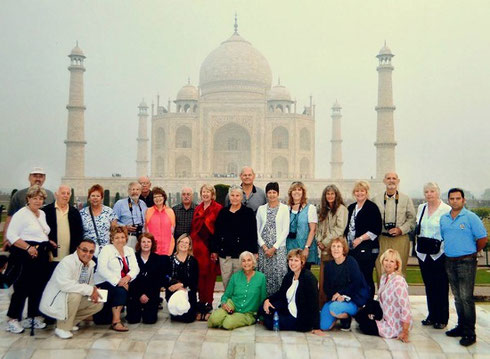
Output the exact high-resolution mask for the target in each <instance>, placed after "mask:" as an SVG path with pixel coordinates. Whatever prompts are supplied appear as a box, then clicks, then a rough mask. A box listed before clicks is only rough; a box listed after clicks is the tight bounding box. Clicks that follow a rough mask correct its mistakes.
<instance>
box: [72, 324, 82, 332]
mask: <svg viewBox="0 0 490 359" xmlns="http://www.w3.org/2000/svg"><path fill="white" fill-rule="evenodd" d="M79 330H80V327H79V326H78V325H74V326H73V328H71V331H72V332H78V331H79Z"/></svg>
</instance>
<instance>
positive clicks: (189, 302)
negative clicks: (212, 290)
mask: <svg viewBox="0 0 490 359" xmlns="http://www.w3.org/2000/svg"><path fill="white" fill-rule="evenodd" d="M198 280H199V268H198V264H197V261H196V259H195V258H194V257H193V256H192V238H191V237H190V236H189V235H188V234H187V233H184V234H182V235H181V236H180V237H179V238H177V243H176V250H175V253H174V254H172V255H171V256H170V268H169V280H168V283H167V284H166V285H165V289H166V290H165V299H166V300H167V303H168V306H169V312H170V319H171V320H175V321H178V322H184V323H191V322H193V321H194V320H196V306H197V295H196V293H197V283H198ZM176 294H177V297H175V298H174V299H172V297H174V296H175V295H176ZM179 295H180V296H182V298H180V297H179ZM176 298H179V300H176ZM174 301H175V302H176V303H175V304H174V303H173V302H174Z"/></svg>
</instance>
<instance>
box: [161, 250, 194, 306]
mask: <svg viewBox="0 0 490 359" xmlns="http://www.w3.org/2000/svg"><path fill="white" fill-rule="evenodd" d="M198 280H199V267H198V265H197V260H196V258H194V257H193V256H189V255H188V256H187V258H186V260H185V261H184V262H181V261H179V260H178V259H177V256H176V255H171V256H170V258H169V271H168V278H167V280H166V283H165V288H166V291H165V299H166V300H167V302H168V300H169V298H170V297H171V296H172V294H173V293H174V292H171V291H170V290H168V287H170V286H171V285H173V284H176V283H182V284H183V285H184V288H187V289H188V290H189V292H188V295H189V303H190V304H191V306H192V305H194V304H195V303H196V302H197V297H196V292H197V283H198Z"/></svg>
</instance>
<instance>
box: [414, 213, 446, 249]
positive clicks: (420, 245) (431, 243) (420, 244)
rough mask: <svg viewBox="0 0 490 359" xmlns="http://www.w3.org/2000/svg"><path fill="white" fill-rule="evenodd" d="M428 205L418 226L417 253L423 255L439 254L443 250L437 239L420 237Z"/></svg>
mask: <svg viewBox="0 0 490 359" xmlns="http://www.w3.org/2000/svg"><path fill="white" fill-rule="evenodd" d="M426 208H427V205H425V206H424V209H423V210H422V214H421V216H420V220H419V223H418V224H417V231H416V234H417V252H419V253H423V254H437V253H439V251H440V250H441V243H442V242H441V241H440V240H438V239H435V238H428V237H420V229H421V227H422V219H423V218H424V213H425V209H426Z"/></svg>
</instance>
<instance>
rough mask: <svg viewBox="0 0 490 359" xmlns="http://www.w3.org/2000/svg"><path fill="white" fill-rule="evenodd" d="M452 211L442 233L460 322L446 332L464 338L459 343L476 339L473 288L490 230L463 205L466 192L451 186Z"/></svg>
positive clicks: (449, 277)
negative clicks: (479, 257)
mask: <svg viewBox="0 0 490 359" xmlns="http://www.w3.org/2000/svg"><path fill="white" fill-rule="evenodd" d="M448 202H449V205H450V206H451V211H450V212H449V213H447V214H445V215H443V216H442V217H441V221H440V226H441V235H442V239H443V241H444V252H445V254H446V258H447V260H446V272H447V276H448V279H449V284H450V285H451V290H452V292H453V294H454V301H455V305H456V312H457V313H458V325H457V326H456V327H455V328H453V329H451V330H449V331H447V332H446V335H447V336H449V337H462V338H461V340H460V341H459V344H461V345H463V346H469V345H471V344H474V343H475V342H476V335H475V322H476V313H475V301H474V299H473V290H474V288H475V276H476V268H477V253H478V251H480V250H481V249H483V248H484V247H485V245H486V244H487V231H486V230H485V227H484V225H483V223H482V221H481V220H480V218H478V216H477V215H476V214H474V213H473V212H471V211H469V210H467V209H466V208H464V205H465V202H466V201H465V198H464V192H463V190H462V189H460V188H452V189H450V190H449V192H448Z"/></svg>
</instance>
